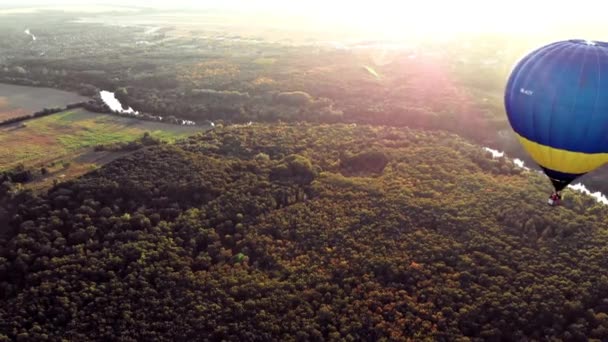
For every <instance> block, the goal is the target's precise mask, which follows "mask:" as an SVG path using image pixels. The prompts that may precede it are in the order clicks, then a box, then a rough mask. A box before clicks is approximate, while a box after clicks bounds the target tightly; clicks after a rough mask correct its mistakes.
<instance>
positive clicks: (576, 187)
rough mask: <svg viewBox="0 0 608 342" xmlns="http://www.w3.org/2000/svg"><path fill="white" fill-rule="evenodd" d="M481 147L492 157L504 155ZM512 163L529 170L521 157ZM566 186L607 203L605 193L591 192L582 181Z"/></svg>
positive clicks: (599, 201) (607, 199)
mask: <svg viewBox="0 0 608 342" xmlns="http://www.w3.org/2000/svg"><path fill="white" fill-rule="evenodd" d="M483 149H484V150H485V151H488V152H490V153H491V154H492V158H501V157H504V156H505V153H504V152H501V151H498V150H494V149H491V148H489V147H484V148H483ZM513 164H515V165H517V166H518V167H520V168H523V169H525V170H530V169H529V168H527V167H526V166H524V162H523V160H521V159H517V158H515V159H513ZM537 172H539V173H542V172H541V171H537ZM568 188H569V189H572V190H575V191H578V192H580V193H583V194H585V195H588V196H591V197H593V198H595V200H596V201H597V202H598V203H602V204H604V205H608V198H607V197H606V195H604V194H602V193H601V192H599V191H596V192H591V191H590V190H589V189H587V187H586V186H585V184H583V183H580V182H579V183H576V184H572V185H568Z"/></svg>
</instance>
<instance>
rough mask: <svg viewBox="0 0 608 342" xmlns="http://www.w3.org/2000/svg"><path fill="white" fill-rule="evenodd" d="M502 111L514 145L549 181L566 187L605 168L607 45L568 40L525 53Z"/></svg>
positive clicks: (607, 147) (607, 151)
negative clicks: (515, 137)
mask: <svg viewBox="0 0 608 342" xmlns="http://www.w3.org/2000/svg"><path fill="white" fill-rule="evenodd" d="M505 108H506V111H507V115H508V118H509V122H510V124H511V126H512V127H513V130H514V131H515V132H516V133H517V135H518V137H519V140H520V142H521V143H522V145H523V146H524V148H525V149H526V151H527V152H528V153H529V154H530V156H531V157H532V158H533V159H534V160H535V161H536V162H537V163H538V164H539V165H540V166H541V167H543V169H544V170H545V172H546V173H547V174H548V175H549V177H550V178H552V180H558V181H564V182H568V183H569V182H570V181H572V180H573V179H574V178H576V177H578V176H580V175H582V174H584V173H587V172H589V171H592V170H594V169H596V168H598V167H599V166H601V165H603V164H605V163H606V162H607V161H608V44H607V43H603V42H588V41H584V40H568V41H561V42H556V43H553V44H549V45H547V46H544V47H542V48H540V49H538V50H536V51H534V52H532V53H530V54H529V55H527V56H526V57H524V58H523V59H522V60H521V61H520V62H519V63H518V64H517V65H516V66H515V68H514V69H513V71H512V73H511V76H510V77H509V80H508V83H507V88H506V91H505ZM554 183H555V182H554ZM564 186H565V185H564Z"/></svg>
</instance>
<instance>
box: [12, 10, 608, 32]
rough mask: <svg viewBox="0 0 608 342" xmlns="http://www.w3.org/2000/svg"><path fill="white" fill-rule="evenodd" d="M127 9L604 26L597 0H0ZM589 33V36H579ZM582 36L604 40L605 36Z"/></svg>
mask: <svg viewBox="0 0 608 342" xmlns="http://www.w3.org/2000/svg"><path fill="white" fill-rule="evenodd" d="M10 4H17V5H18V6H32V5H35V6H40V5H47V6H52V5H55V6H65V5H72V6H74V5H78V6H82V5H86V4H96V5H123V6H124V5H127V6H138V5H139V6H146V7H158V8H164V9H173V8H188V7H189V8H197V9H208V8H216V9H230V10H238V11H241V12H248V13H252V14H254V13H260V12H263V13H265V14H268V15H274V16H285V15H291V16H294V15H295V16H299V17H300V18H305V19H306V20H309V21H310V22H311V23H312V24H314V23H315V22H318V23H323V24H327V23H331V24H332V25H335V26H336V27H344V26H347V27H348V26H350V27H357V28H364V29H367V30H374V31H378V32H385V33H387V32H394V31H399V30H403V29H411V28H413V27H414V28H416V29H417V30H420V31H425V32H430V33H443V32H480V31H481V32H496V31H498V32H517V33H523V34H525V33H527V32H530V33H531V34H532V33H536V32H539V31H543V30H544V31H546V30H556V29H559V30H563V31H566V32H571V33H572V36H573V37H574V36H577V37H578V36H580V34H581V33H582V32H583V31H582V30H583V28H586V27H587V26H589V25H592V26H593V25H596V26H598V27H604V26H606V24H605V22H606V19H605V18H606V16H607V14H606V13H608V1H602V0H504V1H498V0H419V1H411V0H402V1H399V0H359V1H357V0H306V1H293V0H217V1H205V0H202V1H201V0H170V1H167V0H107V1H90V0H51V1H48V0H47V1H45V0H0V5H3V6H4V7H6V6H8V5H10ZM585 32H589V31H585ZM601 35H602V34H599V33H598V36H594V37H582V38H590V39H602V40H608V37H602V36H601Z"/></svg>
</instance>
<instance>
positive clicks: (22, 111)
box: [0, 83, 87, 121]
mask: <svg viewBox="0 0 608 342" xmlns="http://www.w3.org/2000/svg"><path fill="white" fill-rule="evenodd" d="M85 100H87V98H86V97H83V96H80V95H78V94H74V93H70V92H67V91H62V90H57V89H51V88H37V87H25V86H17V85H12V84H3V83H0V121H3V120H6V119H10V118H13V117H17V116H22V115H27V114H32V113H33V112H36V111H39V110H41V109H43V108H53V107H65V106H66V105H67V104H70V103H75V102H80V101H85Z"/></svg>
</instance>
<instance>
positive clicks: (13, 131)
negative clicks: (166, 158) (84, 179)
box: [0, 109, 204, 182]
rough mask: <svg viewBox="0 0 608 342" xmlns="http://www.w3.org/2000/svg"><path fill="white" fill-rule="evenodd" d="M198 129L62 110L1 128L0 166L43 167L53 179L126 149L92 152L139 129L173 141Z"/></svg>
mask: <svg viewBox="0 0 608 342" xmlns="http://www.w3.org/2000/svg"><path fill="white" fill-rule="evenodd" d="M203 129H204V128H202V127H192V126H189V127H188V126H177V125H169V124H163V123H158V122H150V121H142V120H136V119H131V118H125V117H119V116H114V115H107V114H96V113H90V112H88V111H86V110H83V109H76V110H73V111H66V112H61V113H57V114H53V115H50V116H46V117H42V118H38V119H34V120H29V121H25V122H23V123H18V124H13V125H9V126H5V127H2V128H0V171H2V170H8V169H11V168H14V167H16V166H17V165H19V164H23V165H25V166H28V167H30V166H33V167H42V166H45V167H47V168H48V169H49V171H50V173H49V175H48V176H47V177H45V179H43V181H45V182H50V181H52V179H53V178H58V179H64V178H70V177H74V176H78V175H80V174H83V173H86V172H87V171H90V170H92V169H94V168H95V167H97V166H99V165H103V164H105V163H108V162H110V161H112V160H114V159H116V158H117V157H120V156H122V155H124V154H125V153H122V152H107V151H106V152H95V151H93V149H94V147H95V146H96V145H99V144H109V143H114V142H129V141H133V140H135V139H137V138H139V137H140V136H141V135H142V134H143V133H144V132H150V134H151V135H152V136H155V137H158V138H161V139H163V140H168V141H173V140H175V139H179V138H182V137H186V136H188V135H192V134H194V133H196V132H198V131H201V130H203Z"/></svg>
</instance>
